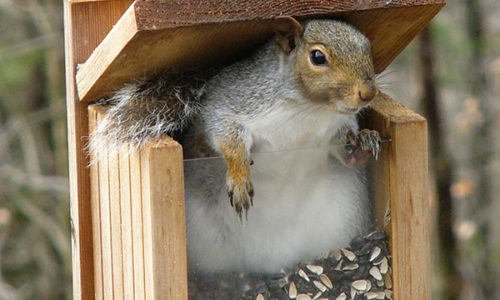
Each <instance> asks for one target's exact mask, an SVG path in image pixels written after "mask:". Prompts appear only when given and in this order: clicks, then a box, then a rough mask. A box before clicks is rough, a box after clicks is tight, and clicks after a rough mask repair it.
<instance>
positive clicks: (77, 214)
mask: <svg viewBox="0 0 500 300" xmlns="http://www.w3.org/2000/svg"><path fill="white" fill-rule="evenodd" d="M131 3H132V0H116V1H107V2H93V3H69V2H68V1H64V28H65V33H64V35H65V52H66V95H67V96H66V97H67V112H68V152H69V179H70V194H71V225H72V228H71V232H72V249H73V291H74V292H73V297H74V299H94V266H93V250H94V249H93V245H92V240H93V236H92V222H91V221H90V220H91V203H90V194H91V189H90V179H89V169H88V168H87V165H88V157H87V155H86V153H85V150H84V149H85V147H84V146H85V141H86V139H85V137H86V136H87V135H88V118H87V105H86V104H85V103H81V102H79V101H78V100H77V99H78V97H77V94H76V84H75V75H76V65H77V64H78V63H82V62H84V61H85V60H86V59H87V58H88V57H89V55H90V53H92V51H93V50H94V48H95V47H96V46H97V45H98V44H99V43H100V42H101V41H102V39H103V38H104V37H105V36H106V34H107V33H108V32H109V30H110V29H111V28H112V26H113V24H115V23H116V21H117V20H118V19H119V18H120V17H121V15H122V14H123V12H124V11H125V10H126V9H127V7H128V6H130V4H131ZM93 192H95V190H93ZM93 209H95V206H94V207H93ZM96 226H97V225H96ZM96 249H97V248H96Z"/></svg>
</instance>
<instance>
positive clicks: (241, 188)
mask: <svg viewBox="0 0 500 300" xmlns="http://www.w3.org/2000/svg"><path fill="white" fill-rule="evenodd" d="M226 191H227V195H228V196H229V202H230V203H231V206H232V207H234V209H235V210H236V213H237V214H238V216H239V217H240V221H243V210H244V211H245V218H248V210H249V209H250V206H253V194H254V193H253V185H252V181H251V180H250V179H245V180H239V181H238V182H235V180H233V179H232V178H230V177H229V176H228V177H227V179H226Z"/></svg>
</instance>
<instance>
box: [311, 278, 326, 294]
mask: <svg viewBox="0 0 500 300" xmlns="http://www.w3.org/2000/svg"><path fill="white" fill-rule="evenodd" d="M313 284H314V286H315V287H316V288H317V289H318V290H320V291H321V292H322V293H324V292H325V291H326V286H325V285H324V284H322V283H321V282H319V281H317V280H314V281H313Z"/></svg>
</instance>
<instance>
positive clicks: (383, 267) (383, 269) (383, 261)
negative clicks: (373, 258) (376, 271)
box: [380, 257, 389, 274]
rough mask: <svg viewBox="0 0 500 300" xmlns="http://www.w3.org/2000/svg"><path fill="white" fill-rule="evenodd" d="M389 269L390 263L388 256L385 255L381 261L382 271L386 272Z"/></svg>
mask: <svg viewBox="0 0 500 300" xmlns="http://www.w3.org/2000/svg"><path fill="white" fill-rule="evenodd" d="M388 270H389V263H388V262H387V258H385V257H384V259H382V262H381V263H380V273H382V274H385V273H387V271H388Z"/></svg>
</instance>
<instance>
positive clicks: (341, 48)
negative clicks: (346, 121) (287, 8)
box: [274, 17, 379, 114]
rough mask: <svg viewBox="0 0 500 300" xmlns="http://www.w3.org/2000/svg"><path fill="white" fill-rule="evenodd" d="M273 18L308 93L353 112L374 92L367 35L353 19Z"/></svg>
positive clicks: (314, 98) (371, 62)
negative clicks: (350, 22) (301, 20)
mask: <svg viewBox="0 0 500 300" xmlns="http://www.w3.org/2000/svg"><path fill="white" fill-rule="evenodd" d="M276 21H277V22H276V24H277V25H276V26H275V30H274V31H275V33H276V35H277V41H278V43H279V44H280V46H281V49H282V51H283V52H284V54H285V55H288V56H289V58H290V60H289V62H290V64H291V66H292V70H293V72H294V73H295V74H294V76H295V77H296V79H297V84H298V85H299V87H300V89H301V91H302V93H303V94H304V95H305V96H306V97H307V98H308V99H310V100H312V101H315V102H323V103H327V104H328V105H329V106H330V107H332V109H333V110H335V111H337V112H340V113H344V114H354V113H357V112H358V111H359V110H360V109H361V108H362V107H364V106H366V105H368V104H369V103H370V102H371V100H372V99H373V98H374V97H375V96H376V95H377V94H378V92H379V90H378V88H377V84H376V82H375V71H374V67H373V61H372V53H371V46H370V41H369V40H368V38H366V37H365V36H364V35H363V34H362V33H361V32H360V31H358V30H357V29H356V28H354V27H353V26H352V25H350V24H347V23H345V22H341V21H337V20H329V19H321V20H309V21H307V22H306V23H305V26H302V25H301V24H300V23H299V22H297V20H295V19H294V18H291V17H280V18H277V20H276Z"/></svg>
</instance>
